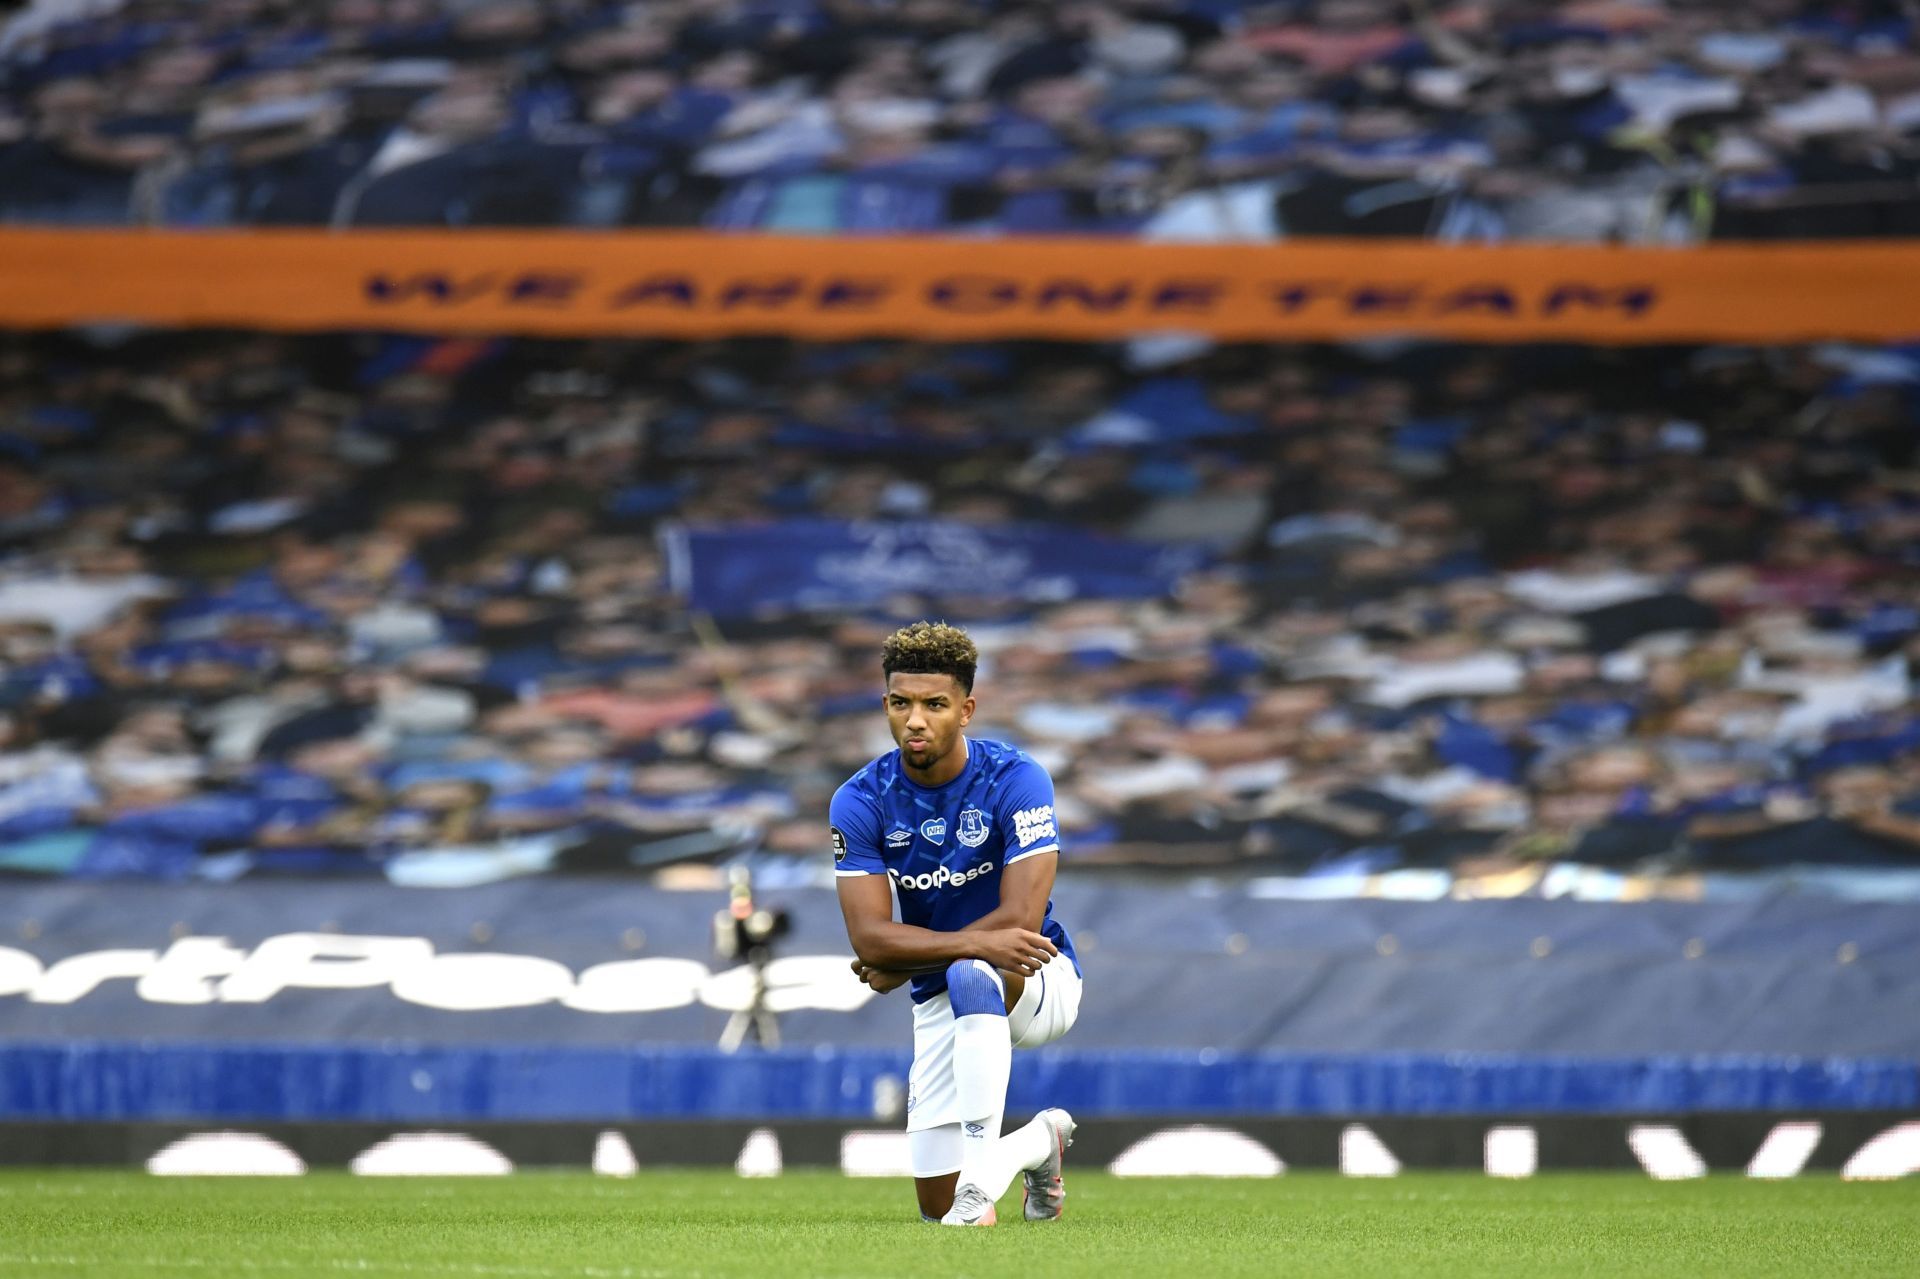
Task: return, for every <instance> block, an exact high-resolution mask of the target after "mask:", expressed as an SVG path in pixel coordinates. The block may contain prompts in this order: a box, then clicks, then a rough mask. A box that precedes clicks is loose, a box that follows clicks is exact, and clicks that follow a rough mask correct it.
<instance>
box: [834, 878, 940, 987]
mask: <svg viewBox="0 0 1920 1279" xmlns="http://www.w3.org/2000/svg"><path fill="white" fill-rule="evenodd" d="M834 882H835V886H836V887H837V888H838V889H839V891H840V914H841V915H842V916H843V917H844V918H845V919H846V921H847V940H848V941H850V942H852V943H853V953H854V954H855V955H856V956H858V957H859V959H860V962H861V963H863V964H866V965H868V966H869V967H872V968H885V969H888V970H891V971H894V972H912V971H917V970H920V969H927V970H931V969H936V968H945V967H946V966H947V965H948V964H951V963H952V962H953V961H954V960H956V959H967V958H969V957H970V956H969V954H968V942H967V941H966V940H965V939H962V938H961V937H960V935H959V934H958V933H942V932H935V931H934V930H933V929H931V928H916V927H914V926H913V925H912V924H903V923H900V922H899V921H898V920H896V919H894V917H893V893H892V891H891V890H890V889H889V888H888V886H887V877H886V876H885V875H843V876H841V877H839V878H838V879H836V880H835V881H834Z"/></svg>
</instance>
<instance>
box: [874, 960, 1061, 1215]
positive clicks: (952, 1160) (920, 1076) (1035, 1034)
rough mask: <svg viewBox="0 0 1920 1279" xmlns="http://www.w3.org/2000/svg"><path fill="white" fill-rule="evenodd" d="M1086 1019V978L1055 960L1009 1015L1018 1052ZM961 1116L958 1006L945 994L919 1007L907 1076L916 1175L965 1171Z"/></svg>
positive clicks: (910, 1140) (910, 1141) (909, 1131)
mask: <svg viewBox="0 0 1920 1279" xmlns="http://www.w3.org/2000/svg"><path fill="white" fill-rule="evenodd" d="M1079 1016H1080V974H1079V973H1078V972H1076V971H1074V967H1073V961H1072V960H1070V959H1068V958H1067V957H1066V956H1065V955H1055V956H1054V957H1053V958H1052V959H1049V960H1048V961H1047V962H1046V964H1045V965H1044V966H1043V967H1042V968H1041V969H1040V971H1039V972H1037V973H1035V974H1034V975H1033V976H1031V977H1029V978H1027V984H1026V988H1025V989H1024V990H1022V991H1021V992H1020V999H1019V1002H1017V1003H1015V1004H1014V1006H1013V1011H1012V1012H1010V1013H1008V1014H1007V1030H1008V1031H1009V1032H1010V1033H1011V1034H1012V1035H1013V1046H1014V1047H1015V1048H1038V1047H1040V1046H1041V1045H1043V1044H1050V1043H1052V1042H1053V1041H1054V1040H1056V1039H1058V1038H1060V1036H1062V1035H1064V1034H1066V1033H1067V1032H1068V1031H1069V1030H1072V1029H1073V1023H1074V1021H1075V1019H1077V1018H1078V1017H1079ZM960 1140H961V1138H960V1112H959V1101H958V1098H957V1097H956V1096H955V1095H954V1087H953V1005H952V1004H950V1003H949V1002H948V1001H947V994H946V992H945V991H941V992H940V993H939V994H938V995H935V996H934V997H933V998H932V999H929V1000H928V1001H927V1002H926V1003H924V1004H915V1005H914V1006H913V1069H912V1071H911V1072H909V1074H908V1075H907V1144H908V1146H909V1148H910V1149H911V1151H912V1156H913V1175H914V1176H916V1177H938V1176H941V1175H943V1174H945V1173H949V1172H954V1171H957V1170H958V1169H959V1167H960Z"/></svg>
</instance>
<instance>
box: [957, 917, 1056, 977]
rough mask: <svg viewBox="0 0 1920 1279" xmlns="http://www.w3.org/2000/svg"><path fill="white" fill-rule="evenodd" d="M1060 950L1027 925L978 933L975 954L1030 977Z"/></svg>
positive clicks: (1005, 969)
mask: <svg viewBox="0 0 1920 1279" xmlns="http://www.w3.org/2000/svg"><path fill="white" fill-rule="evenodd" d="M1059 953H1060V951H1059V949H1058V948H1057V947H1055V946H1054V944H1053V943H1052V942H1050V941H1048V940H1047V939H1046V938H1045V937H1043V936H1042V935H1040V934H1039V933H1036V932H1033V931H1031V930H1030V929H1026V928H995V929H992V930H991V931H988V932H983V933H980V934H979V935H978V939H977V940H976V941H975V942H974V951H973V957H974V958H975V959H984V960H986V961H987V962H988V963H989V964H992V965H993V966H994V967H995V968H998V969H1000V970H1001V971H1003V972H1009V973H1018V974H1020V975H1021V976H1022V977H1031V976H1032V975H1033V974H1034V973H1037V972H1039V971H1040V968H1041V966H1042V965H1044V964H1045V963H1046V962H1047V961H1048V960H1049V959H1052V958H1053V957H1054V956H1055V955H1057V954H1059Z"/></svg>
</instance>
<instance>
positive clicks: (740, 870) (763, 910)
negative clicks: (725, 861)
mask: <svg viewBox="0 0 1920 1279" xmlns="http://www.w3.org/2000/svg"><path fill="white" fill-rule="evenodd" d="M728 878H729V879H730V880H731V881H732V882H731V884H730V885H729V887H728V889H727V908H726V909H725V910H723V911H720V912H718V913H716V914H715V915H714V917H713V948H714V949H715V950H716V951H718V952H719V953H720V958H722V959H744V960H746V961H747V962H748V963H755V962H758V963H765V962H766V960H767V959H770V958H772V955H771V953H768V954H767V955H765V956H764V957H763V958H760V959H757V960H756V958H755V955H754V952H755V951H767V952H770V951H771V949H772V946H773V943H774V941H775V940H776V939H777V938H780V937H784V936H785V935H786V933H787V930H788V929H789V928H790V927H791V926H792V921H791V920H789V919H788V918H787V912H786V911H784V910H780V909H777V908H775V909H768V908H767V907H764V906H756V905H754V904H753V872H752V871H750V870H748V869H747V868H746V867H744V866H736V867H734V868H733V870H732V871H731V872H729V875H728Z"/></svg>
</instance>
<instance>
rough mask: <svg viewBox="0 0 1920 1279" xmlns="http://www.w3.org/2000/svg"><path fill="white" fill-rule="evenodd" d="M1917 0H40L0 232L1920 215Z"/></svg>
mask: <svg viewBox="0 0 1920 1279" xmlns="http://www.w3.org/2000/svg"><path fill="white" fill-rule="evenodd" d="M1915 20H1916V19H1915V13H1914V9H1913V6H1912V5H1911V4H1909V3H1903V2H1902V0H1847V2H1842V3H1827V2H1819V0H1751V2H1750V3H1744V4H1733V3H1727V2H1725V0H1416V2H1414V3H1397V2H1395V0H1281V2H1279V3H1272V2H1263V0H1073V2H1070V3H1034V2H1032V0H649V2H647V3H633V2H624V3H623V2H618V0H551V2H547V3H536V2H535V0H327V2H324V3H312V4H309V3H293V2H292V0H121V2H115V0H43V2H42V3H38V4H33V5H29V6H27V7H26V8H25V9H24V10H22V11H21V12H20V13H18V14H17V15H16V16H15V17H14V18H13V19H12V20H11V21H10V22H8V23H6V24H5V25H4V26H0V222H16V223H18V222H39V223H55V224H69V225H86V226H95V225H110V226H118V225H159V226H172V227H234V226H334V227H356V226H409V227H461V226H568V227H597V228H611V227H646V226H701V227H709V228H715V229H721V230H730V231H749V230H751V231H772V232H793V233H887V232H945V233H963V234H1022V233H1029V234H1030V233H1071V234H1082V235H1130V236H1143V237H1147V238H1151V239H1162V240H1203V241H1205V240H1271V239H1275V238H1285V237H1293V236H1316V235H1319V236H1325V235H1338V236H1401V237H1407V236H1413V237H1424V238H1429V239H1436V240H1440V241H1445V242H1450V243H1483V242H1500V241H1515V240H1520V241H1527V240H1549V241H1600V242H1619V243H1663V244H1664V243H1695V242H1700V241H1707V240H1727V239H1787V238H1839V237H1862V236H1898V235H1911V234H1914V233H1915V231H1916V229H1920V196H1916V178H1920V56H1916V52H1915V47H1914V46H1915V25H1914V24H1915Z"/></svg>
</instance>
